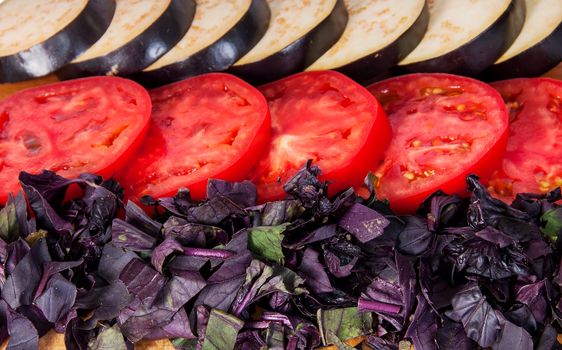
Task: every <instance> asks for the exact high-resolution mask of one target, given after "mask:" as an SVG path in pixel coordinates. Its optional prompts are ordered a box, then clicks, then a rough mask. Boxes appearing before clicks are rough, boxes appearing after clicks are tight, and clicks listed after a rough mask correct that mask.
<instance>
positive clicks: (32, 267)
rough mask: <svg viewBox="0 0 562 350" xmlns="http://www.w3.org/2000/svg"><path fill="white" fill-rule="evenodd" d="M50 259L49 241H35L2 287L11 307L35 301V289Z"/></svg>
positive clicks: (14, 307)
mask: <svg viewBox="0 0 562 350" xmlns="http://www.w3.org/2000/svg"><path fill="white" fill-rule="evenodd" d="M50 260H51V257H50V255H49V251H48V248H47V242H46V241H45V240H44V239H40V240H38V241H37V242H35V244H34V245H33V246H32V247H31V250H30V251H29V252H28V253H27V254H26V255H25V257H24V258H23V259H21V260H20V262H19V263H18V264H17V265H16V267H15V269H14V271H13V272H12V274H11V275H9V276H8V278H7V279H6V283H5V284H4V287H3V288H2V298H3V299H4V300H5V301H6V302H7V303H8V305H10V307H11V308H13V309H16V308H17V307H18V306H20V305H31V304H32V303H33V297H34V295H35V290H36V289H37V286H38V285H39V281H40V280H41V276H42V272H43V271H42V270H43V264H44V263H46V262H48V261H50Z"/></svg>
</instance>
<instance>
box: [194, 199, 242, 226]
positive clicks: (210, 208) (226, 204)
mask: <svg viewBox="0 0 562 350" xmlns="http://www.w3.org/2000/svg"><path fill="white" fill-rule="evenodd" d="M243 214H244V210H243V208H241V207H239V206H238V205H237V204H236V203H234V202H233V201H231V200H230V199H228V198H220V197H215V198H212V199H209V200H208V201H205V202H203V203H201V204H200V205H198V206H194V207H191V208H189V210H188V213H187V220H188V221H189V222H193V223H198V224H204V225H218V224H220V223H221V222H222V221H224V220H225V219H226V218H228V217H232V216H236V215H243Z"/></svg>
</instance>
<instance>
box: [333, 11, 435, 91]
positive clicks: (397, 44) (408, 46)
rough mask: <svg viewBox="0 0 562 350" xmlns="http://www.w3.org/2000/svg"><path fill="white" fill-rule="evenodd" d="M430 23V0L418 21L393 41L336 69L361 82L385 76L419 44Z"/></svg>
mask: <svg viewBox="0 0 562 350" xmlns="http://www.w3.org/2000/svg"><path fill="white" fill-rule="evenodd" d="M428 23H429V6H428V2H427V1H425V5H424V7H423V9H422V11H421V12H420V14H419V16H418V18H417V19H416V21H415V22H414V23H413V24H412V26H411V27H410V28H408V30H406V31H405V32H404V33H402V35H401V36H400V37H399V38H398V39H396V40H395V41H394V42H393V43H391V44H389V45H387V46H386V47H384V48H382V49H381V50H379V51H377V52H374V53H372V54H370V55H369V56H365V57H362V58H359V59H357V60H355V61H353V62H350V63H348V64H346V65H344V66H341V67H338V68H335V70H336V71H338V72H340V73H343V74H345V75H347V76H348V77H350V78H352V79H354V80H355V81H358V82H360V83H364V82H367V81H372V80H373V79H377V78H378V77H380V76H383V75H384V74H385V73H387V72H388V70H389V69H390V68H392V67H394V66H395V65H396V64H397V63H398V62H400V61H401V60H403V59H404V58H406V56H408V54H409V53H410V52H412V51H413V50H414V49H415V48H416V46H418V44H419V43H420V41H421V40H422V38H423V36H424V34H425V32H426V30H427V26H428Z"/></svg>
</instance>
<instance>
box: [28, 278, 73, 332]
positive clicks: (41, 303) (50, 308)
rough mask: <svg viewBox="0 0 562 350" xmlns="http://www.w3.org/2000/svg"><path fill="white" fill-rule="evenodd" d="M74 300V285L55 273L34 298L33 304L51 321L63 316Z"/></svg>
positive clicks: (54, 321) (53, 321) (56, 320)
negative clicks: (42, 290) (41, 291)
mask: <svg viewBox="0 0 562 350" xmlns="http://www.w3.org/2000/svg"><path fill="white" fill-rule="evenodd" d="M75 300H76V286H75V285H74V284H72V283H71V282H69V281H68V280H66V279H65V278H64V277H62V275H61V274H55V275H54V276H53V277H52V278H51V279H50V280H49V282H48V283H47V287H46V289H45V291H44V292H43V293H42V294H41V295H39V297H38V298H37V299H36V300H35V305H37V307H38V308H39V309H41V311H42V312H43V314H44V315H45V317H46V319H47V320H49V321H50V322H52V323H56V322H58V321H59V320H60V319H61V318H63V317H64V316H65V315H66V314H67V313H68V312H69V311H70V309H71V308H72V305H74V301H75Z"/></svg>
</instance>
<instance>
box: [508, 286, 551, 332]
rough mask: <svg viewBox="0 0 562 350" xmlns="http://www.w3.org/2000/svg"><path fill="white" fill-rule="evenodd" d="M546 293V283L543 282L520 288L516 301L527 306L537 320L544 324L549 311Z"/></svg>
mask: <svg viewBox="0 0 562 350" xmlns="http://www.w3.org/2000/svg"><path fill="white" fill-rule="evenodd" d="M545 293H546V292H545V282H544V280H543V281H539V282H536V283H533V284H528V285H525V286H522V287H521V288H519V290H518V291H517V295H516V297H515V299H516V300H517V301H519V302H521V303H523V304H525V305H527V306H528V307H529V310H530V311H531V313H532V314H533V316H534V318H535V320H537V321H538V322H539V323H543V322H544V320H545V318H546V316H547V310H548V309H549V305H548V301H547V299H546V294H545Z"/></svg>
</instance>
